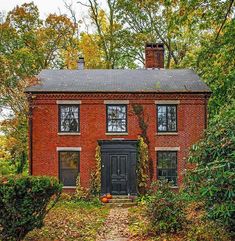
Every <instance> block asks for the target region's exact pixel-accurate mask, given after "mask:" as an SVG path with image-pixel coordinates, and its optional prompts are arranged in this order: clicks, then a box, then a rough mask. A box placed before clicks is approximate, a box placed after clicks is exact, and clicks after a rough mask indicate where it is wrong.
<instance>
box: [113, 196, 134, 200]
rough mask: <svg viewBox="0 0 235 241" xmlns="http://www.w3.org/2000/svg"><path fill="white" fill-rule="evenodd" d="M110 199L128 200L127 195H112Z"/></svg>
mask: <svg viewBox="0 0 235 241" xmlns="http://www.w3.org/2000/svg"><path fill="white" fill-rule="evenodd" d="M131 197H133V196H131ZM134 198H136V197H134ZM112 199H130V196H128V195H113V196H112Z"/></svg>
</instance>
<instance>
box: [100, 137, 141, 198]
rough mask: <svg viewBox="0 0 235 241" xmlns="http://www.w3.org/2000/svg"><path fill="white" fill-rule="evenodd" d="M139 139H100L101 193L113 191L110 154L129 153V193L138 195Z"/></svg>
mask: <svg viewBox="0 0 235 241" xmlns="http://www.w3.org/2000/svg"><path fill="white" fill-rule="evenodd" d="M137 142H138V141H137V140H99V141H98V143H99V145H100V147H101V194H102V195H103V194H107V193H110V192H111V177H110V155H112V154H114V155H115V154H120V155H122V154H123V155H127V194H128V195H137V174H136V165H137Z"/></svg>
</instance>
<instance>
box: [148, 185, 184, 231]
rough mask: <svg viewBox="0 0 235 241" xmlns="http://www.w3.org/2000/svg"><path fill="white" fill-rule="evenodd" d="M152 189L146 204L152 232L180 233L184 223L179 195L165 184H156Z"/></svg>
mask: <svg viewBox="0 0 235 241" xmlns="http://www.w3.org/2000/svg"><path fill="white" fill-rule="evenodd" d="M152 188H153V191H152V193H151V194H152V196H151V198H150V199H149V200H148V202H147V214H148V217H149V219H150V223H151V226H152V230H153V231H154V232H156V233H158V234H160V233H175V232H177V231H180V230H181V229H182V228H183V225H184V223H185V214H184V211H183V205H182V201H181V200H180V195H178V194H177V193H175V192H174V191H172V188H171V184H170V183H167V182H156V183H154V184H153V186H152Z"/></svg>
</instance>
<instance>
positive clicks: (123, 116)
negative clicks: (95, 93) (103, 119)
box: [106, 105, 127, 132]
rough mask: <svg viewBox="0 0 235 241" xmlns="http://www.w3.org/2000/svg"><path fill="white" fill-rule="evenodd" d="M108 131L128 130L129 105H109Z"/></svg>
mask: <svg viewBox="0 0 235 241" xmlns="http://www.w3.org/2000/svg"><path fill="white" fill-rule="evenodd" d="M106 108H107V132H127V106H126V105H107V107H106Z"/></svg>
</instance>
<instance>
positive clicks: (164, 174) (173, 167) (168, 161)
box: [157, 151, 177, 185]
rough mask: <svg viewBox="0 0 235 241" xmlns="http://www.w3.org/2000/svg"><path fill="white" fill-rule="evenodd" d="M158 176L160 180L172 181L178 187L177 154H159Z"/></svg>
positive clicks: (167, 152)
mask: <svg viewBox="0 0 235 241" xmlns="http://www.w3.org/2000/svg"><path fill="white" fill-rule="evenodd" d="M157 174H158V179H159V180H168V181H172V182H173V183H174V185H177V152H176V151H158V152H157Z"/></svg>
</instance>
